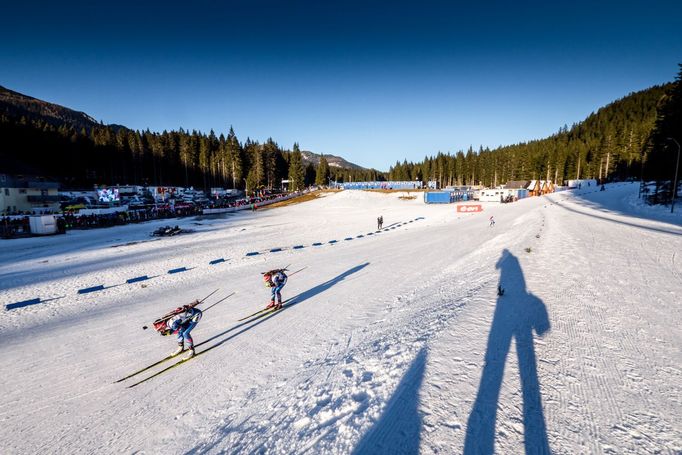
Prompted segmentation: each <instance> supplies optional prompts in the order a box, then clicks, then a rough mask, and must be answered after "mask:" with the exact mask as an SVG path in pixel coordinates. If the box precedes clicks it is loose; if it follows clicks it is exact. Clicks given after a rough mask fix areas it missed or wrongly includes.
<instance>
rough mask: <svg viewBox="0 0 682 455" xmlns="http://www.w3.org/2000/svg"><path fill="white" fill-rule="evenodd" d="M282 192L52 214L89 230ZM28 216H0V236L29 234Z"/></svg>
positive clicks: (253, 201) (246, 204) (251, 204)
mask: <svg viewBox="0 0 682 455" xmlns="http://www.w3.org/2000/svg"><path fill="white" fill-rule="evenodd" d="M286 195H287V194H286V193H266V192H264V191H262V192H259V193H253V194H252V195H250V196H249V197H246V198H241V199H235V198H231V199H212V200H210V201H209V202H208V203H205V204H195V203H189V202H175V203H174V204H170V203H164V204H161V205H159V204H155V205H149V206H147V207H143V208H135V209H129V210H121V211H117V212H110V213H94V214H80V213H79V212H78V211H76V210H67V211H64V212H63V213H61V214H56V216H57V217H58V220H59V223H58V224H60V225H62V226H64V228H65V229H92V228H101V227H110V226H120V225H124V224H129V223H140V222H144V221H151V220H159V219H165V218H178V217H185V216H196V215H201V214H202V213H203V210H204V209H207V208H251V209H255V208H256V207H257V206H258V204H261V203H263V202H266V201H272V200H276V199H280V198H282V197H284V196H286ZM29 215H30V214H26V215H25V216H5V217H3V218H0V237H2V238H12V237H20V236H29V235H31V229H30V223H29Z"/></svg>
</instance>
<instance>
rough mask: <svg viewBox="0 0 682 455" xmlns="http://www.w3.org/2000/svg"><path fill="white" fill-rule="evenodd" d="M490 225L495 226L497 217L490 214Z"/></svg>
mask: <svg viewBox="0 0 682 455" xmlns="http://www.w3.org/2000/svg"><path fill="white" fill-rule="evenodd" d="M489 227H495V219H494V218H493V216H492V215H490V225H489Z"/></svg>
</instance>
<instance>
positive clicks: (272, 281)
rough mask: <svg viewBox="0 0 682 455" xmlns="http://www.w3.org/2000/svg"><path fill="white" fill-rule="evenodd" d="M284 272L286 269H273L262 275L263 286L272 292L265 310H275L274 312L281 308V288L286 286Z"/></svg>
mask: <svg viewBox="0 0 682 455" xmlns="http://www.w3.org/2000/svg"><path fill="white" fill-rule="evenodd" d="M285 271H286V269H274V270H270V271H269V272H265V273H264V274H263V281H264V282H265V286H266V287H269V288H270V289H271V292H272V295H271V298H270V304H269V305H268V306H267V307H266V308H275V309H276V310H279V309H280V308H282V288H283V287H284V285H285V284H287V274H286V273H284V272H285ZM275 299H277V303H275Z"/></svg>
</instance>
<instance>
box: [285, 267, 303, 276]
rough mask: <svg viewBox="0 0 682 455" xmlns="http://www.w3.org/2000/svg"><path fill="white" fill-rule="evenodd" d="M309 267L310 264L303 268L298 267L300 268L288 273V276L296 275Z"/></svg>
mask: <svg viewBox="0 0 682 455" xmlns="http://www.w3.org/2000/svg"><path fill="white" fill-rule="evenodd" d="M307 268H308V266H307V265H306V266H305V267H303V268H302V269H298V270H296V271H295V272H292V273H290V274H289V275H287V276H291V275H296V274H297V273H298V272H300V271H302V270H305V269H307Z"/></svg>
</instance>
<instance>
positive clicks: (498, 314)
mask: <svg viewBox="0 0 682 455" xmlns="http://www.w3.org/2000/svg"><path fill="white" fill-rule="evenodd" d="M495 268H497V269H500V270H501V272H500V286H502V287H503V288H504V295H502V296H499V297H498V299H497V305H496V307H495V314H494V316H493V322H492V325H491V328H490V334H489V335H488V346H487V348H486V353H485V365H484V367H483V374H482V375H481V382H480V384H479V387H478V395H477V396H476V402H475V403H474V406H473V408H472V410H471V414H470V415H469V420H468V422H467V432H466V438H465V440H464V453H465V454H491V453H493V452H494V450H495V421H496V416H497V407H498V400H499V396H500V387H501V386H502V377H503V375H504V365H505V363H506V358H507V354H508V353H509V348H510V346H511V341H512V338H514V339H515V341H516V354H517V356H518V361H519V374H520V376H521V391H522V395H523V427H524V446H525V451H526V453H527V454H531V453H532V454H545V453H551V452H550V449H549V443H548V442H547V430H546V427H545V416H544V414H543V410H542V399H541V396H540V383H539V381H538V372H537V364H536V359H535V348H534V346H533V331H535V333H537V334H538V335H543V334H545V333H546V332H548V331H549V329H550V323H549V317H548V315H547V309H546V308H545V305H544V303H543V302H542V300H540V299H538V298H537V297H535V296H534V295H532V294H530V293H528V292H527V291H526V282H525V280H524V278H523V271H522V270H521V266H520V265H519V261H518V259H517V258H516V256H514V255H513V254H511V253H510V252H509V251H508V250H506V249H505V250H504V251H503V252H502V255H501V256H500V259H499V260H498V261H497V264H495Z"/></svg>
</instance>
